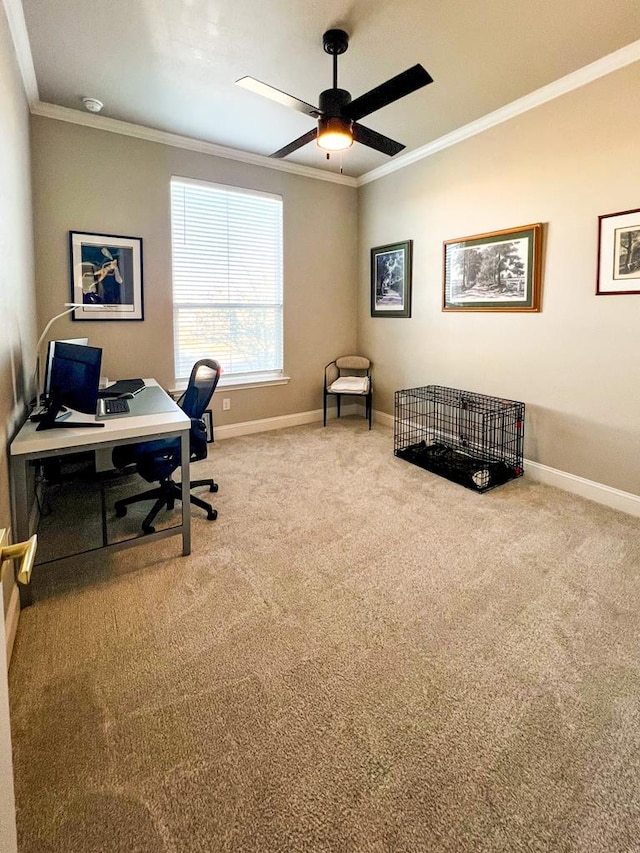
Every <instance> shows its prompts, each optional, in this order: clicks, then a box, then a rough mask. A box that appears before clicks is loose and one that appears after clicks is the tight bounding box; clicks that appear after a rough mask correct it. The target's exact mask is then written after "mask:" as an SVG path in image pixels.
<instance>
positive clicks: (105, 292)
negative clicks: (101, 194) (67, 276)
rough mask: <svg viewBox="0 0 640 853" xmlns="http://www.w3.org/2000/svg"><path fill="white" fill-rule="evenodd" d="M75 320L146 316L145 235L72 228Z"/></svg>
mask: <svg viewBox="0 0 640 853" xmlns="http://www.w3.org/2000/svg"><path fill="white" fill-rule="evenodd" d="M69 251H70V261H71V301H72V302H76V303H79V304H81V305H82V307H81V308H76V309H75V311H74V312H73V315H72V316H73V319H74V320H144V307H143V299H142V238H141V237H116V236H114V235H113V234H89V233H84V232H81V231H70V232H69Z"/></svg>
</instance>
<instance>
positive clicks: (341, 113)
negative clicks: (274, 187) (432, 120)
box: [236, 30, 433, 158]
mask: <svg viewBox="0 0 640 853" xmlns="http://www.w3.org/2000/svg"><path fill="white" fill-rule="evenodd" d="M322 44H323V47H324V50H325V52H326V53H329V54H331V56H333V87H332V88H331V89H325V90H324V92H320V99H319V100H320V106H319V107H314V106H313V105H312V104H307V103H305V101H301V100H299V99H298V98H295V97H293V95H287V93H286V92H281V91H280V90H279V89H274V88H273V86H269V85H267V84H266V83H261V82H260V80H256V79H255V78H254V77H241V78H240V79H239V80H236V83H237V84H238V85H239V86H243V87H244V88H245V89H249V90H250V91H251V92H255V93H256V94H258V95H264V96H265V97H266V98H271V100H272V101H277V102H278V103H279V104H283V105H284V106H286V107H293V109H294V110H298V111H299V112H301V113H306V115H308V116H311V117H312V118H316V119H318V126H317V128H314V129H313V130H310V131H308V133H305V134H303V135H302V136H300V137H298V139H294V141H293V142H290V143H289V144H288V145H285V146H284V148H280V149H279V150H278V151H275V152H274V153H273V154H271V155H270V156H271V157H279V158H281V157H286V156H287V155H288V154H292V153H293V152H294V151H297V150H298V148H302V146H303V145H306V144H307V143H308V142H312V141H313V140H314V139H315V140H316V142H317V144H318V146H319V147H320V148H322V149H324V150H325V151H326V152H327V157H329V154H330V153H331V152H333V151H344V150H345V149H347V148H350V147H351V146H352V145H353V143H354V142H360V143H361V144H362V145H367V146H368V147H369V148H374V149H375V150H376V151H381V152H382V153H383V154H388V155H389V156H391V157H392V156H393V155H394V154H397V153H398V152H399V151H402V149H403V148H404V147H405V146H404V145H402V144H401V143H399V142H396V141H395V140H394V139H390V138H389V137H388V136H383V135H382V134H381V133H377V132H376V131H375V130H371V129H370V128H368V127H365V126H364V125H363V124H360V123H359V119H361V118H363V117H364V116H368V115H369V114H370V113H373V112H375V111H376V110H379V109H381V108H382V107H386V106H387V104H391V103H393V102H394V101H398V100H399V99H400V98H404V96H405V95H409V94H411V92H415V91H416V89H421V88H422V87H423V86H426V85H427V84H428V83H433V78H432V77H431V75H430V74H429V73H428V72H427V71H425V69H424V68H423V67H422V65H419V64H418V65H413V66H412V67H411V68H408V69H407V70H406V71H403V72H402V73H401V74H398V75H396V76H395V77H392V78H391V79H390V80H387V81H386V82H385V83H381V84H380V86H376V87H375V89H371V90H370V91H369V92H366V93H365V94H364V95H360V97H358V98H356V99H355V101H352V100H351V94H350V93H349V92H347V90H346V89H339V88H338V56H339V55H340V54H341V53H344V52H345V51H346V49H347V47H348V46H349V36H348V35H347V33H346V32H345V31H344V30H327V32H326V33H325V34H324V35H323V37H322Z"/></svg>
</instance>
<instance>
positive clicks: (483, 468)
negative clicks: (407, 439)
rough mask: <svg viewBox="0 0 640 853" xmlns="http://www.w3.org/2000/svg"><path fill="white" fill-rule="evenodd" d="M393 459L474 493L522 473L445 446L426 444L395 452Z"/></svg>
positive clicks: (419, 443)
mask: <svg viewBox="0 0 640 853" xmlns="http://www.w3.org/2000/svg"><path fill="white" fill-rule="evenodd" d="M396 456H399V457H400V458H401V459H406V460H407V461H408V462H412V463H413V464H414V465H418V466H419V467H420V468H424V469H425V470H427V471H431V472H432V473H433V474H439V475H440V476H441V477H445V478H446V479H447V480H451V481H452V482H454V483H458V484H459V485H461V486H465V487H466V488H467V489H471V490H472V491H474V492H486V491H488V490H489V489H493V488H494V487H495V486H500V485H502V484H503V483H507V482H508V481H509V480H513V479H515V478H516V477H521V476H522V473H523V471H522V469H514V468H511V467H509V466H508V465H506V464H505V463H504V462H495V461H491V460H486V459H481V458H480V457H475V456H471V455H470V454H467V453H464V452H462V451H460V450H454V449H453V448H452V447H448V446H447V445H446V444H427V443H426V441H420V442H418V444H411V445H409V446H408V447H404V448H401V449H399V450H396Z"/></svg>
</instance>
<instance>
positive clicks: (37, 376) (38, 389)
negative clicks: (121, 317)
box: [34, 302, 84, 403]
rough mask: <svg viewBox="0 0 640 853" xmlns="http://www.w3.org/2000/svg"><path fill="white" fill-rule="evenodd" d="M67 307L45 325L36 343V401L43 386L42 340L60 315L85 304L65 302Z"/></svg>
mask: <svg viewBox="0 0 640 853" xmlns="http://www.w3.org/2000/svg"><path fill="white" fill-rule="evenodd" d="M64 304H65V309H64V311H61V312H60V313H59V314H56V315H55V317H52V318H51V319H50V320H49V322H48V323H47V325H46V326H45V327H44V331H43V332H42V334H41V335H40V337H39V338H38V343H37V344H36V370H35V374H34V384H35V386H36V403H37V402H38V399H39V396H40V392H41V388H40V347H41V346H42V342H43V341H44V339H45V338H46V336H47V332H48V331H49V329H50V328H51V326H53V324H54V323H55V321H56V320H59V319H60V317H64V316H65V314H70V313H71V312H72V311H73V310H74V309H75V308H83V307H84V305H83V303H82V302H65V303H64Z"/></svg>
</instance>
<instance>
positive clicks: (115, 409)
mask: <svg viewBox="0 0 640 853" xmlns="http://www.w3.org/2000/svg"><path fill="white" fill-rule="evenodd" d="M128 411H129V401H128V400H120V399H118V398H117V397H116V398H115V399H113V400H98V415H99V416H100V415H101V416H103V417H104V415H126V414H127V412H128Z"/></svg>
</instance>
